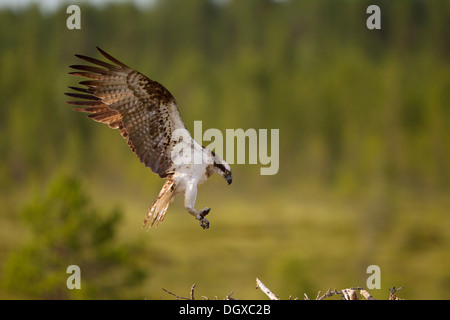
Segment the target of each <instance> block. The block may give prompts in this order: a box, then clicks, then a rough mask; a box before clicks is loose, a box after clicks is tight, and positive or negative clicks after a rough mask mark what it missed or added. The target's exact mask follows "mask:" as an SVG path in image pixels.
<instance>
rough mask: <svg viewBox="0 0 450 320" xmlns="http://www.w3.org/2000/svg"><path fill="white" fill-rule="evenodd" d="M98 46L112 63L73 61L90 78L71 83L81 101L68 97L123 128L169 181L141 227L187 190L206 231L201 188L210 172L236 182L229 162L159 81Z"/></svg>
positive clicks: (190, 209) (135, 148)
mask: <svg viewBox="0 0 450 320" xmlns="http://www.w3.org/2000/svg"><path fill="white" fill-rule="evenodd" d="M97 50H98V51H99V52H100V53H101V54H102V55H103V56H104V57H105V58H106V59H108V60H109V61H110V62H112V63H113V64H111V63H110V62H104V61H101V60H97V59H94V58H90V57H87V56H84V55H75V56H76V57H78V58H80V59H82V60H84V61H87V62H89V63H91V64H93V65H71V66H70V67H71V68H73V69H76V70H78V71H76V72H70V73H69V74H71V75H74V76H79V77H85V78H89V79H90V80H87V81H81V82H80V85H83V86H84V87H82V88H79V87H69V88H71V89H73V90H75V91H78V92H81V93H78V92H72V93H66V95H68V96H70V97H74V98H79V99H81V100H77V101H68V103H69V104H72V105H76V106H79V107H77V108H75V109H74V110H75V111H79V112H87V113H89V115H88V117H89V118H91V119H93V120H95V121H98V122H102V123H106V124H108V125H109V127H110V128H113V129H119V131H120V133H121V135H122V136H123V137H124V138H125V139H126V140H127V143H128V145H129V146H130V148H131V150H132V151H133V152H134V153H136V155H137V156H138V158H139V160H140V161H141V162H142V163H144V164H145V166H147V167H149V168H151V170H152V171H153V172H155V173H157V174H158V175H159V176H160V177H161V178H165V179H167V181H166V183H165V184H164V185H163V187H162V189H161V191H160V193H159V195H158V197H157V199H156V201H155V202H153V204H152V206H151V207H150V208H149V210H148V212H147V214H146V216H145V219H144V224H143V227H144V226H145V225H146V224H147V222H148V221H150V225H149V227H151V226H152V225H154V224H155V223H156V224H158V223H159V222H161V221H162V220H163V219H164V217H165V215H166V212H167V209H168V207H169V204H170V202H171V201H173V199H174V197H175V196H176V195H178V194H184V196H185V199H184V206H185V208H186V210H187V211H188V212H189V213H190V214H191V215H193V216H194V217H195V218H196V219H197V220H199V223H200V225H201V226H202V227H203V228H204V229H207V228H208V227H209V222H208V220H207V219H206V218H205V216H206V215H207V214H208V213H209V211H210V209H209V208H203V209H201V210H197V209H195V208H194V205H195V200H196V197H197V188H198V186H199V185H200V184H202V183H204V182H205V181H206V180H207V179H208V178H209V177H210V176H211V175H212V174H214V173H216V174H219V175H221V176H223V177H224V178H225V179H226V180H227V182H228V184H230V183H231V182H232V173H231V168H230V166H229V165H228V164H227V163H226V162H225V160H223V159H222V158H221V157H220V156H218V155H216V154H215V153H214V152H212V151H211V150H208V149H206V148H204V147H202V146H200V145H199V144H198V143H197V142H196V141H195V140H194V139H193V138H192V137H191V136H190V134H189V132H188V131H187V130H186V128H185V126H184V123H183V121H182V120H181V117H180V113H179V111H178V106H177V103H176V101H175V98H174V97H173V95H172V94H171V93H170V92H169V90H167V89H166V88H165V87H164V86H163V85H161V84H160V83H158V82H156V81H153V80H151V79H149V78H147V77H146V76H144V75H143V74H141V73H139V72H138V71H136V70H134V69H132V68H130V67H128V66H127V65H125V64H123V63H122V62H120V61H119V60H117V59H115V58H114V57H112V56H111V55H109V54H108V53H106V52H105V51H103V50H102V49H100V48H98V47H97Z"/></svg>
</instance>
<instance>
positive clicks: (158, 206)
mask: <svg viewBox="0 0 450 320" xmlns="http://www.w3.org/2000/svg"><path fill="white" fill-rule="evenodd" d="M174 189H175V185H174V182H173V181H172V180H167V182H166V183H165V184H164V185H163V187H162V189H161V191H160V192H159V195H158V198H157V199H156V201H155V202H153V204H152V206H151V207H150V208H149V209H148V212H147V215H146V216H145V219H144V224H143V225H142V228H144V227H145V225H146V224H147V222H148V221H149V220H150V218H151V221H150V225H149V227H148V229H150V228H151V227H152V226H153V224H155V223H156V225H158V223H160V222H161V221H163V220H164V217H165V216H166V212H167V209H168V208H169V205H170V203H171V202H172V200H173V194H174Z"/></svg>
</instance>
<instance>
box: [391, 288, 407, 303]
mask: <svg viewBox="0 0 450 320" xmlns="http://www.w3.org/2000/svg"><path fill="white" fill-rule="evenodd" d="M401 289H403V287H400V288H398V289H396V288H395V287H392V289H389V292H390V295H389V300H404V299H401V298H399V297H397V295H396V294H395V293H396V292H397V291H399V290H401Z"/></svg>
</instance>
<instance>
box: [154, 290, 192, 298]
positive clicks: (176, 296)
mask: <svg viewBox="0 0 450 320" xmlns="http://www.w3.org/2000/svg"><path fill="white" fill-rule="evenodd" d="M161 289H162V290H163V291H165V292H167V293H168V294H171V295H173V296H174V297H175V298H177V300H178V299H183V300H191V299H190V298H186V297H180V296H178V295H176V294H175V293H173V292H170V291H169V290H166V289H164V288H161Z"/></svg>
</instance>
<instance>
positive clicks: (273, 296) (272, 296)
mask: <svg viewBox="0 0 450 320" xmlns="http://www.w3.org/2000/svg"><path fill="white" fill-rule="evenodd" d="M258 288H259V289H261V291H262V292H264V293H265V294H266V295H267V296H268V297H269V298H270V300H280V298H278V296H277V295H276V294H274V293H273V292H272V291H270V290H269V288H267V287H266V286H265V284H264V283H262V282H261V280H259V279H258V278H256V289H258Z"/></svg>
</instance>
